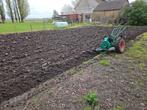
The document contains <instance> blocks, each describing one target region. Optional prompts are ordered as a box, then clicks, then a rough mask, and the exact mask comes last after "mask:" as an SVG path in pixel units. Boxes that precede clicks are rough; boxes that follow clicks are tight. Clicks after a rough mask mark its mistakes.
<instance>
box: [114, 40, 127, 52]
mask: <svg viewBox="0 0 147 110" xmlns="http://www.w3.org/2000/svg"><path fill="white" fill-rule="evenodd" d="M125 48H126V42H125V40H124V39H123V38H121V39H120V40H119V42H118V44H117V46H116V52H118V53H123V52H124V51H125Z"/></svg>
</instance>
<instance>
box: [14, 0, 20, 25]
mask: <svg viewBox="0 0 147 110" xmlns="http://www.w3.org/2000/svg"><path fill="white" fill-rule="evenodd" d="M13 11H14V16H15V20H16V21H19V22H20V13H19V9H18V4H17V0H13Z"/></svg>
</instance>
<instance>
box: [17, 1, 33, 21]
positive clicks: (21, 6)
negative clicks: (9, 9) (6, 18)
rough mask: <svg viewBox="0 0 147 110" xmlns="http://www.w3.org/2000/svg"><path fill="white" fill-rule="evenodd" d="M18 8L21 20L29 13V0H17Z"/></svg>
mask: <svg viewBox="0 0 147 110" xmlns="http://www.w3.org/2000/svg"><path fill="white" fill-rule="evenodd" d="M17 5H18V10H19V14H20V20H21V22H24V19H25V18H26V17H27V16H28V15H29V11H30V10H29V4H28V1H27V0H17Z"/></svg>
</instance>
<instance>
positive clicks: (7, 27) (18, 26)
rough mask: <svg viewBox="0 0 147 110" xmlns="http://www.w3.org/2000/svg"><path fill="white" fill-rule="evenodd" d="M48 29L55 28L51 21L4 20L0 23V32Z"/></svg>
mask: <svg viewBox="0 0 147 110" xmlns="http://www.w3.org/2000/svg"><path fill="white" fill-rule="evenodd" d="M48 29H55V27H54V25H52V24H51V23H44V22H42V21H34V22H33V21H26V22H24V23H11V22H6V23H5V24H2V23H1V24H0V34H6V33H16V32H31V31H38V30H48Z"/></svg>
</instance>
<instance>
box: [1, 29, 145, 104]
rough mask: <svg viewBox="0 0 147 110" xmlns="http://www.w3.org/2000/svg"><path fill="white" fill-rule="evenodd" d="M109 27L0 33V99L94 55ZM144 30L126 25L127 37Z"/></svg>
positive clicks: (32, 86) (27, 89) (15, 94)
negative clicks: (96, 34) (94, 50)
mask: <svg viewBox="0 0 147 110" xmlns="http://www.w3.org/2000/svg"><path fill="white" fill-rule="evenodd" d="M111 30H112V29H111V28H104V27H84V28H77V29H69V30H54V31H40V32H32V33H21V34H9V35H0V103H1V102H3V101H5V100H8V99H10V98H12V97H15V96H18V95H20V94H22V93H24V92H26V91H29V90H30V89H31V88H34V87H35V86H37V85H39V84H40V83H43V82H45V81H46V80H48V79H51V78H53V77H54V76H56V75H59V74H61V73H63V72H64V71H66V70H68V69H70V68H72V67H75V66H77V65H79V64H81V63H82V62H83V61H85V60H87V59H89V58H91V57H93V56H95V55H96V54H95V53H93V52H92V50H93V49H95V48H96V47H97V45H98V41H99V39H100V38H101V37H102V36H103V35H104V34H105V33H106V32H108V33H110V31H111ZM146 30H147V27H129V28H128V30H127V36H128V37H127V39H134V38H135V37H136V36H137V35H139V34H140V33H143V32H145V31H146ZM96 32H98V36H95V33H96ZM87 51H88V52H87Z"/></svg>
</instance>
